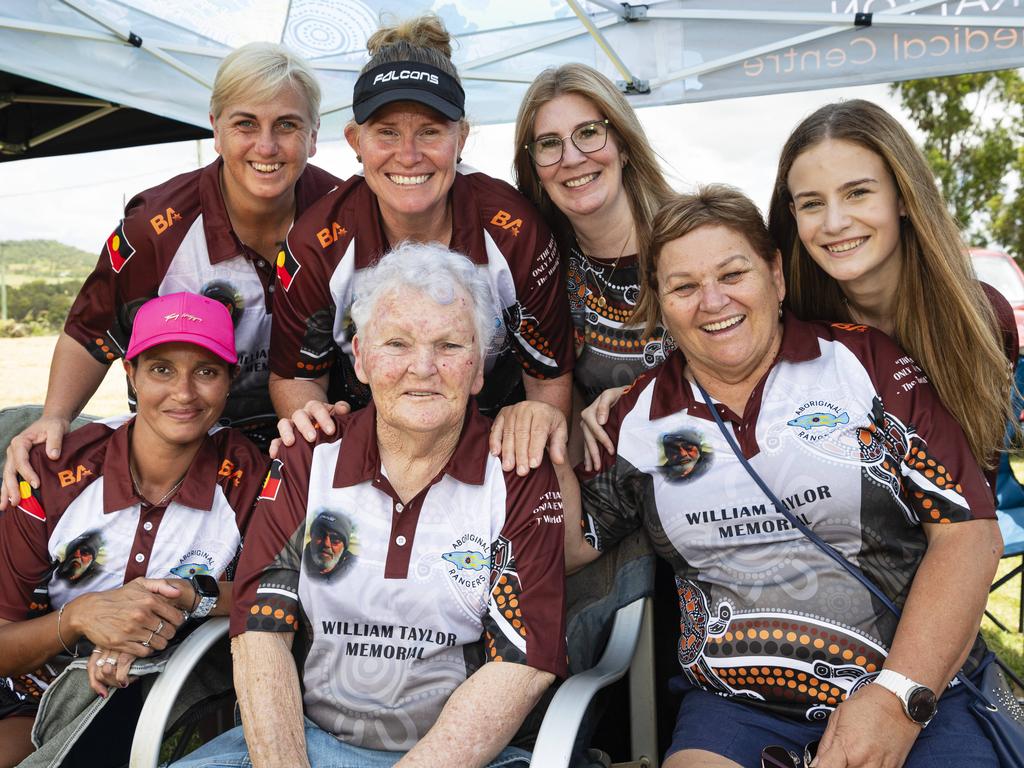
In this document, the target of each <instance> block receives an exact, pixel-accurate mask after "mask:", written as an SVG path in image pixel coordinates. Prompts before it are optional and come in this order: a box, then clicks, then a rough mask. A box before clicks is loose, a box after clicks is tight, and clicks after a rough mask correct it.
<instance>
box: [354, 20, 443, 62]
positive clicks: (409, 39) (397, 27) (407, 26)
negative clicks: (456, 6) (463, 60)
mask: <svg viewBox="0 0 1024 768" xmlns="http://www.w3.org/2000/svg"><path fill="white" fill-rule="evenodd" d="M400 43H406V44H408V45H412V46H416V47H418V48H430V49H433V50H435V51H437V52H438V53H440V54H442V55H444V57H445V58H447V59H450V58H451V57H452V36H451V35H450V34H449V33H448V30H447V29H445V26H444V22H443V21H441V18H440V17H439V16H438V15H437V14H436V13H424V14H423V15H421V16H417V17H415V18H412V19H406V20H405V21H400V22H398V23H396V24H389V25H387V26H382V27H381V28H380V29H378V30H377V31H376V32H374V33H373V34H372V35H371V36H370V39H369V40H367V41H366V50H367V51H368V52H369V54H370V57H371V58H373V57H375V56H377V55H378V54H380V53H381V52H382V51H383V49H385V48H387V47H388V46H391V45H396V44H400Z"/></svg>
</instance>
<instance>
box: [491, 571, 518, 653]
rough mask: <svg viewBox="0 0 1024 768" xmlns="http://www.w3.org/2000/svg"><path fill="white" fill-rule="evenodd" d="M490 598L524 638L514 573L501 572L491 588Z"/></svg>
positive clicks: (516, 580)
mask: <svg viewBox="0 0 1024 768" xmlns="http://www.w3.org/2000/svg"><path fill="white" fill-rule="evenodd" d="M491 598H492V599H493V600H494V604H495V605H496V606H497V608H498V611H499V612H500V613H501V615H502V616H504V617H505V619H506V620H507V621H508V623H509V624H510V625H511V626H512V628H513V629H514V630H515V631H516V632H518V633H519V635H520V637H524V638H525V637H526V624H525V623H524V622H523V612H522V609H521V608H520V606H519V579H518V578H517V577H516V576H515V574H509V573H503V574H502V575H501V577H500V578H499V579H498V581H497V582H495V584H494V588H493V589H491Z"/></svg>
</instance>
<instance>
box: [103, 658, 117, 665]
mask: <svg viewBox="0 0 1024 768" xmlns="http://www.w3.org/2000/svg"><path fill="white" fill-rule="evenodd" d="M103 661H105V662H107V664H109V665H110V666H112V667H113V666H115V665H116V664H117V659H115V658H114V657H113V656H107V658H105V659H103Z"/></svg>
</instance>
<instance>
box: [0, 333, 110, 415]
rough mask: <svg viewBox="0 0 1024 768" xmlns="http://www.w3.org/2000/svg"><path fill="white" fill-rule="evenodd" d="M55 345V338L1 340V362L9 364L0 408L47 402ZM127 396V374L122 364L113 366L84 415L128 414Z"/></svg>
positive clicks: (6, 368) (6, 366)
mask: <svg viewBox="0 0 1024 768" xmlns="http://www.w3.org/2000/svg"><path fill="white" fill-rule="evenodd" d="M56 343H57V337H56V336H30V337H27V338H22V339H0V360H4V361H6V364H5V366H4V377H3V379H4V383H3V386H2V387H0V408H8V407H10V406H12V405H29V404H32V403H37V404H42V402H43V400H44V399H45V398H46V381H47V377H48V376H49V372H50V358H51V357H52V356H53V347H54V345H55V344H56ZM125 392H126V390H125V381H124V370H123V369H122V368H121V365H120V363H118V364H115V365H111V366H110V370H109V371H107V377H106V378H105V379H104V380H103V383H102V384H101V385H100V388H99V389H98V390H96V394H95V395H93V397H92V399H91V400H90V401H89V403H88V405H86V407H85V410H84V411H83V412H84V413H88V414H90V415H92V416H116V415H117V414H119V413H125V412H126V411H127V410H128V400H127V397H126V395H125Z"/></svg>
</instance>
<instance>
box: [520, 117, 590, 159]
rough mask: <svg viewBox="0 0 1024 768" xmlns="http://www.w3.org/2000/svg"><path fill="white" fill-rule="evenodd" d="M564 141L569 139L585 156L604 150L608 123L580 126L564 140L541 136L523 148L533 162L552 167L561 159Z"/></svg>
mask: <svg viewBox="0 0 1024 768" xmlns="http://www.w3.org/2000/svg"><path fill="white" fill-rule="evenodd" d="M565 139H569V140H570V141H571V142H572V145H573V146H574V147H576V149H578V150H579V151H580V152H582V153H583V154H585V155H589V154H590V153H591V152H597V151H598V150H599V149H604V145H605V144H607V143H608V121H607V120H598V121H596V122H593V123H587V124H586V125H581V126H580V127H579V128H577V129H576V130H575V131H573V132H572V133H570V134H569V135H568V136H566V137H565V138H562V139H560V138H558V137H557V136H542V137H541V138H539V139H537V140H536V141H531V142H530V143H529V144H526V145H524V146H523V149H525V150H526V151H527V152H529V153H530V157H532V158H533V162H535V163H536V164H537V165H539V166H541V167H544V166H547V165H554V164H555V163H557V162H558V161H559V160H561V159H562V150H563V149H564V148H565Z"/></svg>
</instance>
